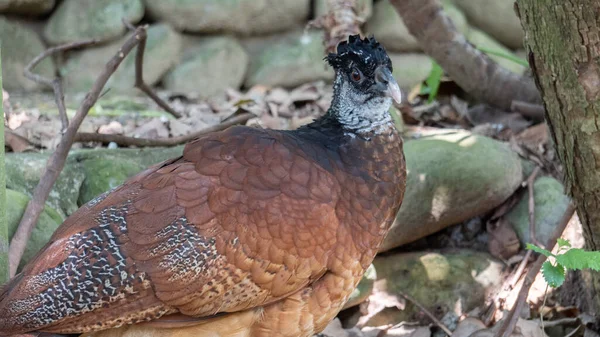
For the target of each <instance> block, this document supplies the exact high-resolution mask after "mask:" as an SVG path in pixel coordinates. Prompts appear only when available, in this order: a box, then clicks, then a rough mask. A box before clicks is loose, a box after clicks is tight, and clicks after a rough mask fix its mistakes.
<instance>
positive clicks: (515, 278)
mask: <svg viewBox="0 0 600 337" xmlns="http://www.w3.org/2000/svg"><path fill="white" fill-rule="evenodd" d="M531 255H533V251H532V250H528V251H527V252H525V257H523V260H521V263H519V266H518V267H517V269H516V270H515V273H514V274H513V277H511V279H510V282H509V283H508V286H509V287H510V289H511V290H512V289H513V288H514V287H515V285H517V282H519V279H520V278H521V275H523V271H524V270H525V266H527V263H528V262H529V259H530V258H531Z"/></svg>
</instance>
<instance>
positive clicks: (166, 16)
mask: <svg viewBox="0 0 600 337" xmlns="http://www.w3.org/2000/svg"><path fill="white" fill-rule="evenodd" d="M326 2H327V0H229V1H222V0H62V1H61V0H57V1H54V0H0V39H1V40H2V66H3V67H2V75H3V77H4V87H5V89H6V90H8V91H9V92H10V91H31V90H40V89H41V88H40V87H39V86H38V85H36V84H35V83H33V82H31V81H30V80H28V79H26V78H25V77H24V76H23V74H22V73H23V68H24V66H25V65H26V64H27V63H28V62H29V61H30V60H31V59H33V58H34V57H35V56H36V55H38V54H39V53H41V52H42V51H43V50H44V48H47V47H49V46H53V45H57V44H61V43H67V42H73V41H80V40H84V39H90V38H96V39H99V40H100V41H101V43H100V44H99V45H97V46H95V47H92V48H86V49H83V50H77V51H71V52H69V53H67V54H66V55H59V56H58V57H57V58H55V59H54V60H52V59H47V60H45V61H44V62H42V63H41V64H40V65H39V66H38V68H37V69H36V71H37V72H38V73H40V74H42V75H46V76H52V74H53V73H58V74H60V75H61V76H62V77H63V78H64V79H65V85H66V90H67V91H69V92H84V91H87V90H88V89H89V87H90V86H91V84H92V83H93V81H94V80H95V79H96V77H97V75H98V74H99V73H100V71H101V70H102V68H103V67H104V64H105V62H106V61H107V60H108V58H109V57H110V56H111V55H113V54H114V53H115V51H116V50H117V49H118V47H119V46H120V45H121V44H122V43H123V41H124V40H125V39H126V36H125V35H126V33H127V32H126V29H125V27H124V25H123V24H122V23H121V20H122V19H125V20H127V21H129V22H131V23H133V24H140V23H148V24H149V25H150V28H149V31H148V43H147V47H146V48H147V50H146V57H145V65H144V66H145V68H144V74H145V79H146V81H147V82H149V83H150V84H152V85H156V86H160V87H162V88H164V89H166V90H169V91H172V92H175V93H181V94H186V95H195V96H199V97H200V98H205V97H213V96H214V95H221V94H222V93H223V92H224V90H225V89H227V88H235V89H239V88H248V87H251V86H253V85H257V84H261V85H268V86H273V87H275V86H283V87H294V86H297V85H300V84H303V83H306V82H310V81H316V80H325V81H330V80H331V79H332V77H333V73H332V71H331V69H328V68H327V67H325V64H324V62H323V55H324V53H323V46H322V41H321V35H320V32H319V31H310V32H308V33H304V27H305V25H306V23H307V22H308V21H309V20H310V19H313V18H314V17H315V15H317V14H321V13H324V12H325V11H326V10H327V5H326ZM358 3H359V14H360V15H362V16H363V17H364V19H365V26H364V31H365V32H366V33H368V34H371V33H372V34H374V35H375V37H376V38H377V39H379V40H380V41H381V42H382V43H383V44H384V45H385V46H386V48H387V49H388V51H389V52H390V54H391V58H392V60H393V62H394V69H395V74H394V75H395V76H396V77H397V79H398V82H399V83H400V85H401V86H402V87H403V88H404V89H410V88H411V87H413V86H414V85H416V84H418V83H420V82H421V81H423V80H424V79H425V78H426V77H427V75H428V73H429V72H430V70H431V67H432V63H431V59H430V58H429V57H427V56H426V55H424V54H422V52H421V49H420V47H419V45H418V43H417V41H416V40H415V39H414V38H413V37H412V36H411V35H410V34H409V33H408V31H407V29H406V27H405V26H404V24H403V23H402V21H401V19H400V18H399V16H398V15H397V13H396V12H395V11H394V9H393V8H392V6H391V5H390V4H389V2H388V0H375V1H374V2H373V0H359V1H358ZM512 3H513V0H452V1H450V0H445V1H443V4H444V9H445V11H446V12H447V14H448V15H449V16H450V17H451V18H452V20H453V21H454V23H455V25H456V27H457V29H458V30H459V31H461V32H462V33H464V34H465V36H466V37H467V38H468V39H469V40H470V41H471V42H473V43H474V44H476V45H481V46H485V47H487V48H491V49H494V50H497V51H500V52H503V53H507V54H511V53H514V52H515V51H517V53H518V49H519V48H521V44H522V43H521V41H522V38H523V36H522V35H523V33H522V31H521V27H520V24H519V21H518V19H517V18H516V15H515V14H514V12H513V10H512ZM496 58H497V59H498V60H499V61H500V63H501V64H502V65H503V66H505V67H507V68H509V69H511V70H512V71H515V72H522V71H523V70H524V68H523V67H522V66H519V65H517V64H516V63H513V62H512V61H509V60H507V59H505V58H498V57H496ZM133 74H134V59H133V55H131V56H130V57H128V59H126V60H125V61H124V64H123V65H122V66H121V67H120V69H119V70H118V71H117V73H116V74H115V76H113V78H111V80H110V82H109V86H110V87H111V88H112V89H114V90H129V89H130V88H131V87H132V85H133Z"/></svg>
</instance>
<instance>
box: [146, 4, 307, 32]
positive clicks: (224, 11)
mask: <svg viewBox="0 0 600 337" xmlns="http://www.w3.org/2000/svg"><path fill="white" fill-rule="evenodd" d="M145 3H146V7H147V9H148V13H149V14H150V16H151V17H153V18H155V19H158V20H159V21H165V22H168V23H169V24H171V25H172V26H173V27H175V28H177V29H178V30H181V31H186V32H194V33H205V34H206V33H210V34H212V33H221V32H226V33H235V34H236V35H246V36H249V35H260V34H268V33H274V32H281V31H285V30H287V29H289V28H290V27H292V26H294V25H296V24H299V23H305V22H306V19H307V18H308V14H309V11H310V0H277V1H273V0H268V1H267V0H259V1H257V0H227V1H223V0H145Z"/></svg>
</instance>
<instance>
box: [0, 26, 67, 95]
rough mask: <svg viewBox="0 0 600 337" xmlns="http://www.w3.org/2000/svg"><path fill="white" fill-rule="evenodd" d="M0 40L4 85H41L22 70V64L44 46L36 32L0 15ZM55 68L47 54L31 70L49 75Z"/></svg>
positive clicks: (30, 87)
mask: <svg viewBox="0 0 600 337" xmlns="http://www.w3.org/2000/svg"><path fill="white" fill-rule="evenodd" d="M0 40H1V41H2V79H3V87H4V89H7V90H25V91H32V90H38V89H42V88H45V87H43V86H42V85H40V84H38V83H35V82H33V81H32V80H30V79H28V78H26V77H25V75H24V74H23V70H24V69H25V66H27V64H29V62H31V60H33V59H34V58H35V57H36V56H38V55H39V54H41V53H42V52H44V50H45V49H46V47H45V46H44V43H42V40H41V39H40V37H39V36H38V34H37V33H36V32H35V31H34V30H33V29H31V28H30V27H28V25H27V24H25V23H24V22H21V21H17V20H13V19H7V18H5V17H2V16H0ZM55 72H56V70H55V66H54V63H53V62H52V58H50V57H47V58H45V59H44V60H43V61H42V62H40V63H39V64H38V65H37V66H36V67H35V73H36V74H39V75H42V76H45V77H50V78H52V77H53V76H54V73H55ZM46 89H48V88H46Z"/></svg>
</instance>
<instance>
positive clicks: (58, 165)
mask: <svg viewBox="0 0 600 337" xmlns="http://www.w3.org/2000/svg"><path fill="white" fill-rule="evenodd" d="M145 32H146V30H145V28H143V27H140V28H138V29H136V31H135V32H134V34H133V35H132V36H131V37H130V38H129V39H127V41H126V42H125V43H124V44H123V46H122V47H121V48H119V50H118V51H117V53H116V55H114V56H113V57H112V58H111V59H110V60H109V61H108V63H106V66H105V68H104V70H103V71H102V73H101V74H100V76H98V78H97V79H96V82H94V85H93V86H92V88H91V89H90V91H89V92H88V93H87V95H86V96H85V99H84V100H83V102H82V104H81V105H80V106H79V108H78V109H77V112H76V113H75V116H74V117H73V120H72V121H71V123H70V124H69V126H68V127H67V129H66V131H65V133H64V134H63V136H62V138H61V140H60V143H59V144H58V147H57V148H56V151H54V153H52V155H51V156H50V158H49V159H48V162H47V165H46V169H45V170H44V173H43V174H42V177H41V179H40V182H39V183H38V185H37V186H36V187H35V190H34V191H33V197H32V198H31V200H30V201H29V203H28V204H27V208H26V209H25V212H24V214H23V217H22V218H21V222H20V223H19V227H18V228H17V231H16V232H15V235H14V236H13V238H12V240H11V242H10V249H9V267H10V275H11V276H14V275H15V273H16V271H17V267H18V265H19V262H20V260H21V257H22V256H23V252H24V251H25V247H26V245H27V242H28V241H29V237H30V236H31V232H32V231H33V229H34V227H35V224H36V223H37V221H38V219H39V217H40V213H41V212H42V210H43V209H44V205H45V203H46V199H47V198H48V195H49V194H50V190H51V189H52V186H53V185H54V183H55V182H56V179H57V178H58V175H59V174H60V172H61V171H62V169H63V167H64V166H65V161H66V159H67V155H68V153H69V150H70V149H71V146H72V145H73V141H74V140H75V135H76V134H77V129H79V126H80V125H81V123H82V122H83V119H84V118H85V116H86V115H87V114H88V112H89V111H90V108H91V107H92V106H93V105H94V104H95V103H96V101H97V100H98V96H99V95H100V93H101V92H102V89H103V88H104V85H106V82H107V81H108V79H109V78H110V77H111V76H112V74H113V73H114V72H115V70H116V69H117V68H118V67H119V65H120V64H121V62H122V61H123V59H124V58H125V56H127V54H129V52H131V50H132V49H133V48H134V47H135V46H136V45H138V43H139V42H140V35H143V34H145ZM58 99H59V98H57V100H58Z"/></svg>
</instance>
